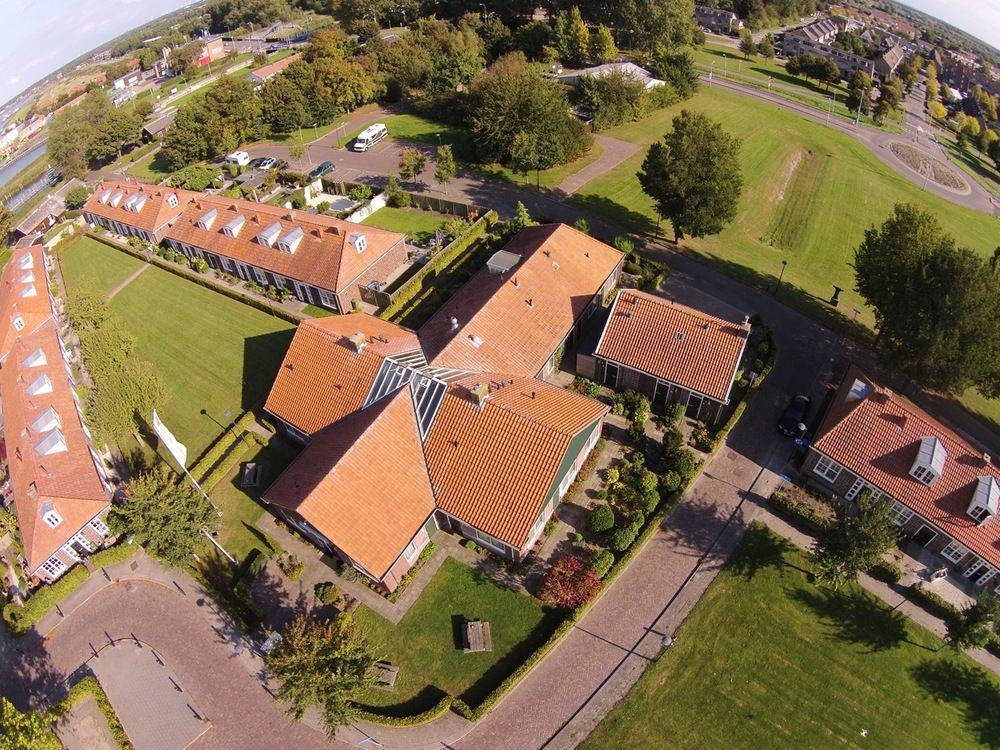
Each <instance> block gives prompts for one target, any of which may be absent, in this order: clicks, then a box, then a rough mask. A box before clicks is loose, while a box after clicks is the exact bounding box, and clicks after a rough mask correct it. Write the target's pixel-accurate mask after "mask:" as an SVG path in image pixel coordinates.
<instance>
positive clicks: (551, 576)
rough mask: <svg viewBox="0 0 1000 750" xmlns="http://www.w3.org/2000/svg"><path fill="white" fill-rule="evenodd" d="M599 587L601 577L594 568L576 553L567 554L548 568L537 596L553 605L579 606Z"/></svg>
mask: <svg viewBox="0 0 1000 750" xmlns="http://www.w3.org/2000/svg"><path fill="white" fill-rule="evenodd" d="M600 588H601V579H600V578H599V577H598V575H597V573H596V572H595V571H594V569H593V568H591V567H590V566H589V565H586V564H584V562H583V560H581V559H580V558H579V557H577V556H576V555H567V556H566V557H563V558H562V559H560V560H559V561H557V562H556V564H555V565H553V566H552V567H551V568H550V569H549V572H548V575H546V576H545V580H544V581H543V582H542V588H541V591H539V594H538V596H539V598H540V599H541V600H542V601H543V602H545V603H546V604H551V605H553V606H555V607H567V608H569V607H579V606H580V605H581V604H583V603H584V602H587V601H589V600H591V599H592V598H594V596H595V595H596V594H597V592H598V590H599V589H600Z"/></svg>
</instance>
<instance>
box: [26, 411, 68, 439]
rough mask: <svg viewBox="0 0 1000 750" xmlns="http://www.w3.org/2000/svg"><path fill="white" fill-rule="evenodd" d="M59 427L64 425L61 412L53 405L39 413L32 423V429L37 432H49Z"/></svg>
mask: <svg viewBox="0 0 1000 750" xmlns="http://www.w3.org/2000/svg"><path fill="white" fill-rule="evenodd" d="M59 427H62V421H61V420H60V419H59V413H58V412H57V411H56V410H55V409H54V408H52V407H51V406H50V407H48V408H47V409H46V410H45V411H43V412H42V413H41V414H39V415H38V416H37V417H36V418H35V421H34V422H32V423H31V431H32V432H35V433H42V432H48V431H49V430H54V429H57V428H59Z"/></svg>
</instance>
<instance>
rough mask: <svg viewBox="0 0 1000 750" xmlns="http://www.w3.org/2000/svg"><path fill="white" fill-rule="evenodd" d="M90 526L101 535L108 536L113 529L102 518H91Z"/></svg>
mask: <svg viewBox="0 0 1000 750" xmlns="http://www.w3.org/2000/svg"><path fill="white" fill-rule="evenodd" d="M89 526H90V528H92V529H93V530H94V531H96V532H97V533H98V534H100V535H101V536H107V535H108V534H110V533H111V529H109V528H108V525H107V524H106V523H104V521H102V520H101V519H100V518H91V519H90V524H89Z"/></svg>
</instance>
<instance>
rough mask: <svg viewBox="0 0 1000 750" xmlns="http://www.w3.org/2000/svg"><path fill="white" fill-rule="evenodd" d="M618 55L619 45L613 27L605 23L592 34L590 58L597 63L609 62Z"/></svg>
mask: <svg viewBox="0 0 1000 750" xmlns="http://www.w3.org/2000/svg"><path fill="white" fill-rule="evenodd" d="M617 56H618V47H616V46H615V38H614V36H612V34H611V29H609V28H608V27H607V26H605V25H604V24H603V23H602V24H601V25H600V26H598V27H597V28H596V29H594V31H593V33H592V34H591V35H590V59H591V61H592V62H594V63H595V64H597V65H601V64H603V63H609V62H611V61H612V60H614V59H615V58H616V57H617Z"/></svg>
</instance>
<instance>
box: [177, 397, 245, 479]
mask: <svg viewBox="0 0 1000 750" xmlns="http://www.w3.org/2000/svg"><path fill="white" fill-rule="evenodd" d="M253 422H254V414H253V412H252V411H246V412H244V413H243V414H241V415H240V417H239V418H238V419H237V420H236V421H235V422H233V424H232V425H231V426H230V427H227V428H226V431H225V432H223V433H222V435H220V436H219V439H218V440H216V441H215V442H214V443H212V444H211V445H210V446H209V447H208V448H207V449H206V450H205V452H204V453H202V454H201V456H200V457H199V458H198V460H197V461H195V464H194V466H192V467H191V469H190V471H191V476H193V477H194V478H195V479H196V480H197V481H198V482H199V483H201V482H202V481H203V480H204V478H205V477H206V476H207V475H208V474H209V473H210V472H211V470H212V469H213V468H214V467H215V465H216V464H218V463H219V462H220V461H222V460H223V459H224V458H225V456H226V454H227V453H229V451H230V449H231V448H232V447H233V445H234V444H235V443H236V441H237V440H240V441H241V442H242V438H243V435H244V433H246V431H247V430H248V428H249V427H250V425H251V424H253Z"/></svg>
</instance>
